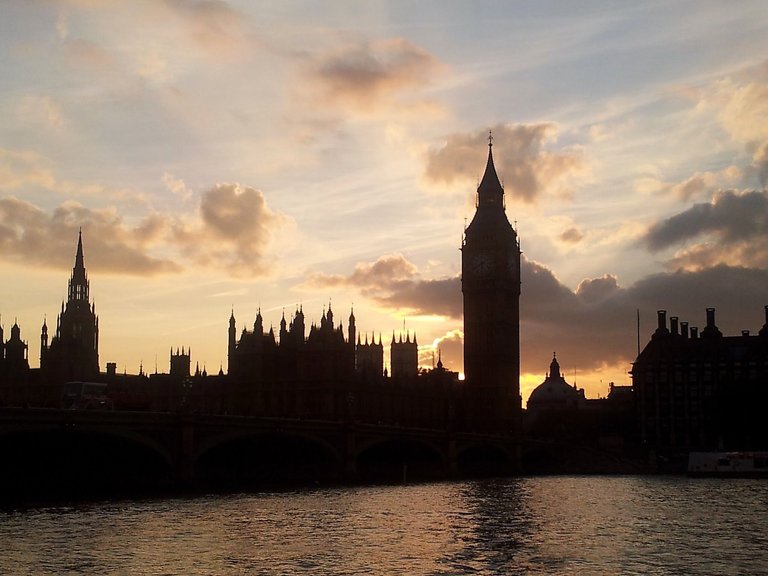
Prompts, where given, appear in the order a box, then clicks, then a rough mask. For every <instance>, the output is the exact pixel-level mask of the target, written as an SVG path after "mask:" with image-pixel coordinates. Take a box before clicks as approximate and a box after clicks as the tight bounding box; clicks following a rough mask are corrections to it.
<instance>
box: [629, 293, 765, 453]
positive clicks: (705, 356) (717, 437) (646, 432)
mask: <svg viewBox="0 0 768 576" xmlns="http://www.w3.org/2000/svg"><path fill="white" fill-rule="evenodd" d="M706 312H707V315H706V318H707V323H706V326H705V327H704V329H703V330H702V331H701V333H699V331H698V329H697V328H690V329H689V326H688V323H687V322H682V323H679V322H678V318H677V317H675V316H673V317H671V318H670V323H669V326H667V317H666V311H665V310H659V312H658V327H657V329H656V331H655V332H654V333H653V336H652V337H651V340H650V341H649V342H648V344H647V345H646V346H645V348H644V349H643V351H642V352H641V353H640V355H639V356H638V357H637V359H636V360H635V363H634V365H633V368H632V380H633V384H634V389H635V394H636V396H637V404H638V417H639V424H640V433H641V438H642V441H643V442H644V443H645V445H646V446H648V447H649V448H652V449H654V450H657V451H658V452H687V451H689V450H694V449H695V450H721V449H753V448H760V449H765V448H766V447H768V419H766V418H765V407H766V405H768V306H766V308H765V315H766V317H765V324H764V325H763V327H762V329H761V330H760V332H759V334H758V335H750V334H749V331H747V330H745V331H743V332H742V334H741V335H740V336H723V334H722V332H721V331H720V330H719V329H718V327H717V325H716V323H715V309H714V308H707V311H706Z"/></svg>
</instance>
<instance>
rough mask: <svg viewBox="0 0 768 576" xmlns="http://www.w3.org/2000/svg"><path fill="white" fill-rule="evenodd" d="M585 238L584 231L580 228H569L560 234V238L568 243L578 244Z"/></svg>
mask: <svg viewBox="0 0 768 576" xmlns="http://www.w3.org/2000/svg"><path fill="white" fill-rule="evenodd" d="M583 239H584V233H583V232H582V231H581V230H579V229H578V228H568V230H566V231H565V232H563V233H562V234H560V240H561V241H563V242H565V243H566V244H578V243H579V242H581V241H582V240H583Z"/></svg>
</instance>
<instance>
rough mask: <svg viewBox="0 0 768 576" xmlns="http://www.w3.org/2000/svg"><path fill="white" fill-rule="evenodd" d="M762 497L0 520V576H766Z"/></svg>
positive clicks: (313, 494) (544, 499) (244, 509)
mask: <svg viewBox="0 0 768 576" xmlns="http://www.w3.org/2000/svg"><path fill="white" fill-rule="evenodd" d="M767 512H768V483H766V482H765V481H760V480H689V479H686V478H674V477H672V478H667V477H662V478H659V477H551V478H513V479H503V480H486V481H471V482H457V483H442V484H424V485H414V486H384V487H362V488H337V489H327V490H316V491H299V492H287V493H269V494H251V495H249V494H238V495H228V496H220V495H215V496H214V495H212V496H206V497H198V498H177V499H163V500H145V501H138V502H132V501H116V502H102V503H92V504H83V505H77V506H57V507H48V508H37V509H26V510H19V511H14V512H10V513H0V542H2V545H1V546H2V550H3V554H1V555H0V573H2V574H131V575H133V574H137V575H142V574H185V575H196V574H265V575H266V574H297V573H302V574H429V575H452V574H488V575H491V574H494V575H496V574H584V575H586V574H590V575H592V574H768V514H767Z"/></svg>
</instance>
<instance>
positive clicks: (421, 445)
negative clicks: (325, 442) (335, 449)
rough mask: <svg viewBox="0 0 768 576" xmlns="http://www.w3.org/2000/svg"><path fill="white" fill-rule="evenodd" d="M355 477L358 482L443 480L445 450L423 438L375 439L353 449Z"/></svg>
mask: <svg viewBox="0 0 768 576" xmlns="http://www.w3.org/2000/svg"><path fill="white" fill-rule="evenodd" d="M355 469H356V471H357V477H358V478H359V479H360V480H362V481H407V480H430V479H437V478H443V477H445V476H446V474H447V473H448V471H449V462H448V457H447V453H446V450H445V449H444V448H443V447H442V446H440V445H439V444H437V443H435V442H432V441H430V440H428V439H424V438H415V437H408V436H395V437H386V436H384V437H379V438H373V439H370V440H368V441H367V442H365V443H363V444H362V445H360V446H358V447H357V451H356V455H355Z"/></svg>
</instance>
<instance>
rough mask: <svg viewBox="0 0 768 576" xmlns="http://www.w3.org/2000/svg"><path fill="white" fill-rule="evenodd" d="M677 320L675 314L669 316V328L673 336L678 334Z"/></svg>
mask: <svg viewBox="0 0 768 576" xmlns="http://www.w3.org/2000/svg"><path fill="white" fill-rule="evenodd" d="M677 320H678V318H677V316H670V318H669V330H670V332H672V334H674V335H675V336H677V335H678V329H677Z"/></svg>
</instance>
